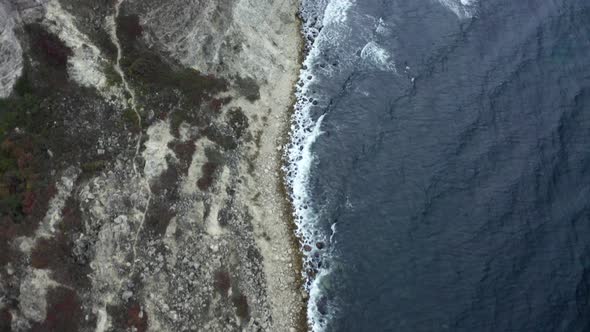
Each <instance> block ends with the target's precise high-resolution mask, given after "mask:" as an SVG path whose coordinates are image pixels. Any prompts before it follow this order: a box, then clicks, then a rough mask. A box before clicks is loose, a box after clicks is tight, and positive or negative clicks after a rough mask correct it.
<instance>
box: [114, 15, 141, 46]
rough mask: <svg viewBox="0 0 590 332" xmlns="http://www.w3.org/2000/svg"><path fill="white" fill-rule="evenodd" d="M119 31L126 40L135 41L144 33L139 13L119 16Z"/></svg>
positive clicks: (120, 35)
mask: <svg viewBox="0 0 590 332" xmlns="http://www.w3.org/2000/svg"><path fill="white" fill-rule="evenodd" d="M117 33H118V34H119V37H120V38H121V37H122V39H123V40H125V41H134V40H136V39H137V38H138V37H140V36H141V34H142V33H143V28H142V27H141V25H140V24H139V17H138V16H137V15H129V16H119V17H118V18H117Z"/></svg>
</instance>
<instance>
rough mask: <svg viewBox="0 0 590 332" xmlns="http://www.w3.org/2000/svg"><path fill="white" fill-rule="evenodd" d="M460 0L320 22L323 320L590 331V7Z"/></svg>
mask: <svg viewBox="0 0 590 332" xmlns="http://www.w3.org/2000/svg"><path fill="white" fill-rule="evenodd" d="M332 1H338V0H332ZM441 1H442V0H441ZM453 1H454V0H448V2H447V5H445V4H444V3H442V2H439V1H437V0H411V1H410V0H382V1H378V0H363V1H360V0H357V1H356V2H355V3H352V4H350V5H349V6H348V7H347V9H346V10H342V11H340V12H338V13H339V14H340V16H338V17H339V18H338V19H337V20H336V21H334V20H332V21H329V22H327V23H326V22H324V23H325V24H323V25H324V26H323V30H322V32H321V33H322V34H327V35H328V36H329V38H326V40H332V42H329V41H325V43H324V44H323V45H319V46H317V47H318V48H319V51H318V52H319V53H318V55H316V57H315V58H314V59H313V63H312V67H313V68H311V69H310V70H312V71H313V74H314V80H315V81H314V82H313V84H311V88H310V92H309V94H310V95H313V96H315V98H316V99H317V100H319V103H318V105H316V106H314V107H312V109H311V111H310V112H311V114H312V118H313V119H317V118H318V117H319V116H320V115H322V114H324V118H323V121H322V122H321V129H322V131H323V134H321V135H320V136H319V137H317V139H316V141H315V143H314V144H313V146H312V152H313V154H314V155H315V159H314V162H313V163H312V165H311V172H310V175H309V183H308V188H309V190H310V198H311V201H312V202H313V203H312V206H313V209H314V211H315V212H316V213H317V215H318V219H317V220H316V228H317V229H319V230H321V232H324V234H326V235H325V237H326V238H327V237H328V236H330V235H331V236H332V241H331V242H329V245H328V247H327V248H326V249H323V251H324V254H323V255H324V259H323V261H322V263H321V265H322V266H321V268H322V269H324V270H325V276H324V277H322V278H321V279H322V280H320V281H318V284H317V288H318V290H319V293H320V294H321V295H318V296H315V297H312V301H313V302H314V303H312V306H314V307H317V308H318V309H317V310H318V311H319V312H318V313H317V314H318V317H317V318H315V319H316V320H319V321H321V322H322V323H321V324H323V326H325V329H326V330H327V331H445V330H448V331H590V1H588V0H518V1H517V0H480V1H479V2H477V3H472V4H471V5H469V6H467V7H462V6H461V5H460V2H459V1H454V2H453ZM328 2H329V1H328ZM328 2H324V5H325V4H326V3H328ZM341 2H343V1H341ZM320 3H321V1H320ZM332 5H333V6H334V4H332ZM304 6H306V4H305V3H304ZM307 6H308V10H323V7H322V6H319V7H320V9H317V8H315V9H314V8H311V5H310V3H309V2H308V3H307ZM328 6H330V5H328ZM453 6H454V7H453ZM304 8H305V7H304ZM332 9H334V8H332ZM308 15H309V14H308ZM310 17H311V18H312V17H313V15H311V16H308V17H307V20H309V19H310ZM318 17H319V19H320V20H321V13H318ZM316 25H318V26H322V24H320V23H318V24H316ZM312 90H313V91H312ZM331 228H334V229H335V233H334V234H332V231H331Z"/></svg>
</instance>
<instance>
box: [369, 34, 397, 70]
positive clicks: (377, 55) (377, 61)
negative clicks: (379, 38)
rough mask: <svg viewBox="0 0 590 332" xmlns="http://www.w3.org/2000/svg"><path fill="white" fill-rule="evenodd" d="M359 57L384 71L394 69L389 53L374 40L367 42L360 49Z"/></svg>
mask: <svg viewBox="0 0 590 332" xmlns="http://www.w3.org/2000/svg"><path fill="white" fill-rule="evenodd" d="M361 58H362V59H363V60H365V61H366V63H367V64H369V65H371V66H375V67H376V68H378V69H381V70H385V71H396V69H395V62H394V61H393V59H392V58H391V55H390V54H389V53H388V52H387V51H386V50H385V49H384V48H382V47H381V46H379V44H377V43H376V42H374V41H370V42H368V43H367V44H366V45H365V47H363V49H362V51H361Z"/></svg>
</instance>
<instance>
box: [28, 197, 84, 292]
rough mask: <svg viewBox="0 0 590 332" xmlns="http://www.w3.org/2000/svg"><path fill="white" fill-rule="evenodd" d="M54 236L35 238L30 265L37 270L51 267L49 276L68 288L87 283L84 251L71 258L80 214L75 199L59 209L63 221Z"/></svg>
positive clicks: (79, 228) (78, 230) (79, 226)
mask: <svg viewBox="0 0 590 332" xmlns="http://www.w3.org/2000/svg"><path fill="white" fill-rule="evenodd" d="M57 227H58V231H57V233H56V234H55V236H54V237H53V238H50V239H45V238H41V239H38V240H37V242H36V245H35V247H34V248H33V250H32V252H31V265H32V266H33V267H34V268H37V269H50V270H51V271H52V277H53V278H54V279H55V280H56V281H58V282H60V283H63V284H65V285H68V286H71V287H84V286H85V285H87V282H88V279H87V274H88V272H89V271H88V269H89V267H88V265H87V262H86V260H85V258H84V257H83V254H81V253H78V256H77V257H78V258H77V259H76V258H75V257H74V253H73V248H74V241H73V239H75V238H77V237H78V234H79V233H80V232H81V228H82V224H81V215H80V211H79V209H78V206H77V205H76V203H75V201H74V200H72V199H70V200H68V202H67V203H66V207H64V209H63V210H62V220H61V222H60V224H59V225H58V226H57Z"/></svg>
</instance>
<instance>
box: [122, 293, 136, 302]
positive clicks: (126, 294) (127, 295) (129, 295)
mask: <svg viewBox="0 0 590 332" xmlns="http://www.w3.org/2000/svg"><path fill="white" fill-rule="evenodd" d="M132 296H133V292H132V291H125V292H123V295H121V298H122V299H123V301H125V302H127V301H129V299H130V298H131V297H132Z"/></svg>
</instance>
